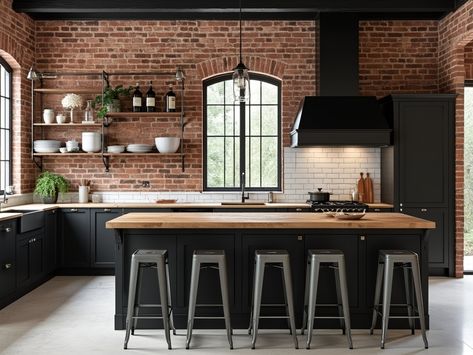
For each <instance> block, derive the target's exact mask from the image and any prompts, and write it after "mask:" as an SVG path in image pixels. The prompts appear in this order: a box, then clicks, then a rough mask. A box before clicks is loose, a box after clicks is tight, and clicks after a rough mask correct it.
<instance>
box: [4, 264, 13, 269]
mask: <svg viewBox="0 0 473 355" xmlns="http://www.w3.org/2000/svg"><path fill="white" fill-rule="evenodd" d="M12 266H13V265H12V264H10V263H8V264H5V265H3V268H4V269H5V270H8V269H11V267H12Z"/></svg>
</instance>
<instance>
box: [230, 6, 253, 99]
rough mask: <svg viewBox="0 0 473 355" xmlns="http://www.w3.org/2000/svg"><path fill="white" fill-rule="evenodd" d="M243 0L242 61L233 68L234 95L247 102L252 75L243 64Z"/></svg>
mask: <svg viewBox="0 0 473 355" xmlns="http://www.w3.org/2000/svg"><path fill="white" fill-rule="evenodd" d="M241 37H242V36H241V0H240V62H239V63H238V65H237V66H236V67H235V68H234V69H233V77H232V78H233V96H234V98H235V101H239V102H245V101H248V100H249V98H250V76H249V74H248V71H249V69H248V68H247V67H246V65H245V64H243V56H242V40H241Z"/></svg>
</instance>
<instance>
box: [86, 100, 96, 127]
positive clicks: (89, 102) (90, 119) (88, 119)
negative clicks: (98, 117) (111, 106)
mask: <svg viewBox="0 0 473 355" xmlns="http://www.w3.org/2000/svg"><path fill="white" fill-rule="evenodd" d="M84 121H85V122H94V111H93V110H92V100H87V107H86V108H85V113H84Z"/></svg>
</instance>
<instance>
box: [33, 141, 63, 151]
mask: <svg viewBox="0 0 473 355" xmlns="http://www.w3.org/2000/svg"><path fill="white" fill-rule="evenodd" d="M60 146H61V142H60V141H54V140H37V141H34V142H33V148H34V151H35V152H36V153H57V152H59V147H60Z"/></svg>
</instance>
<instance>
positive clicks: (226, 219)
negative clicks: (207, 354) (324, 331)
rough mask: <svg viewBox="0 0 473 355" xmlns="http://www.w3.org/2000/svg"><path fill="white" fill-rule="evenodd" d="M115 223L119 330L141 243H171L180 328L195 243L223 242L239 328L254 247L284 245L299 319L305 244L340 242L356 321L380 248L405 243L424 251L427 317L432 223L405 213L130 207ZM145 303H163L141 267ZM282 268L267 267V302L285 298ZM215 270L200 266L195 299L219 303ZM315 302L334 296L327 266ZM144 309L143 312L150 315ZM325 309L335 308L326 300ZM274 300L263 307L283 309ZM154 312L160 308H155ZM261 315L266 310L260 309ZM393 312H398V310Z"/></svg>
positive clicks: (398, 284)
mask: <svg viewBox="0 0 473 355" xmlns="http://www.w3.org/2000/svg"><path fill="white" fill-rule="evenodd" d="M107 228H109V229H115V230H116V245H115V247H116V253H117V254H116V256H117V259H116V265H115V277H116V281H115V282H116V284H115V329H124V327H125V318H126V307H127V299H128V283H129V272H130V261H131V255H132V253H133V252H134V251H135V250H137V249H166V250H167V251H168V254H169V268H170V280H171V294H172V303H173V307H174V319H175V323H176V326H177V328H185V327H186V325H187V323H186V319H187V302H188V295H189V286H190V275H191V263H192V253H193V251H194V250H196V249H224V250H225V252H226V255H227V267H228V277H229V288H230V290H229V293H230V304H231V312H232V325H233V327H234V328H246V327H247V326H248V321H249V308H250V303H251V288H252V282H253V262H254V251H255V250H257V249H285V250H288V251H289V253H290V256H291V267H292V274H293V288H294V296H295V307H296V316H297V326H298V327H300V324H301V321H302V311H303V290H304V281H305V266H306V255H307V250H308V249H325V248H327V249H340V250H342V251H343V252H344V253H345V258H346V267H347V278H348V290H349V302H350V311H351V318H352V328H369V326H370V320H371V308H372V304H373V297H374V287H375V278H376V268H377V258H378V251H379V250H380V249H406V250H411V251H414V252H416V253H418V254H419V257H420V262H421V265H420V266H421V277H422V288H423V296H424V305H425V309H426V318H427V319H426V320H427V322H428V318H429V315H428V309H429V307H428V249H427V242H428V240H427V234H428V231H429V230H430V229H432V228H435V223H433V222H430V221H426V220H422V219H419V218H415V217H411V216H407V215H404V214H400V213H368V214H367V215H366V216H365V217H364V218H363V219H361V220H359V221H341V220H336V219H334V218H332V217H328V216H325V215H324V214H322V213H319V214H316V213H303V214H294V213H270V212H268V213H264V212H263V213H257V214H255V213H231V214H230V213H204V212H195V213H193V212H189V213H178V214H175V213H154V212H150V213H129V214H126V215H123V216H120V217H118V218H115V219H113V220H111V221H109V222H107ZM401 274H402V271H401V272H399V274H398V273H397V272H395V275H394V285H393V295H392V303H405V296H404V284H403V281H402V278H401ZM142 280H143V281H142V292H141V296H140V297H141V299H140V303H158V302H159V292H158V287H157V276H156V272H155V270H154V271H153V269H148V270H145V271H144V273H143V279H142ZM281 282H282V280H281V273H280V271H279V270H277V269H272V268H268V269H267V270H266V274H265V279H264V286H263V288H264V291H263V298H262V301H263V303H273V304H274V303H282V301H283V299H284V298H283V293H282V283H281ZM219 287H220V286H219V281H218V271H216V270H213V269H207V270H203V271H202V272H201V275H200V284H199V293H198V298H197V303H198V304H203V303H211V304H215V303H221V299H220V288H219ZM317 302H318V303H336V294H335V281H334V277H333V270H331V269H322V271H321V275H320V284H319V293H318V300H317ZM145 311H147V309H144V310H143V311H142V314H145ZM320 311H321V312H323V313H322V314H325V313H326V314H329V313H330V314H334V312H335V313H336V312H337V310H336V309H330V308H329V307H324V309H321V310H320ZM198 312H201V313H203V314H205V315H209V314H212V315H220V314H221V313H222V311H221V310H220V308H216V307H209V308H206V307H200V308H199V309H198ZM283 312H284V309H282V308H280V309H278V308H276V307H274V308H273V307H272V308H270V309H267V310H266V314H269V315H274V314H281V313H283ZM150 313H156V310H154V311H151V310H150ZM262 314H263V313H262ZM392 314H393V315H394V314H396V312H395V310H394V309H393V311H392ZM427 324H428V323H427ZM260 326H261V327H262V328H265V327H266V328H285V327H287V324H286V322H285V321H284V320H275V319H262V320H261V322H260ZM390 326H392V327H399V328H407V327H408V322H407V320H397V319H394V320H392V321H391V322H390ZM138 327H143V328H148V327H149V328H156V327H161V321H159V320H142V321H140V322H139V324H138ZM195 327H196V328H199V327H200V328H223V327H224V323H223V321H220V320H196V322H195ZM317 327H321V328H326V327H327V328H338V327H339V325H338V321H333V320H317V321H316V328H317Z"/></svg>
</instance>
